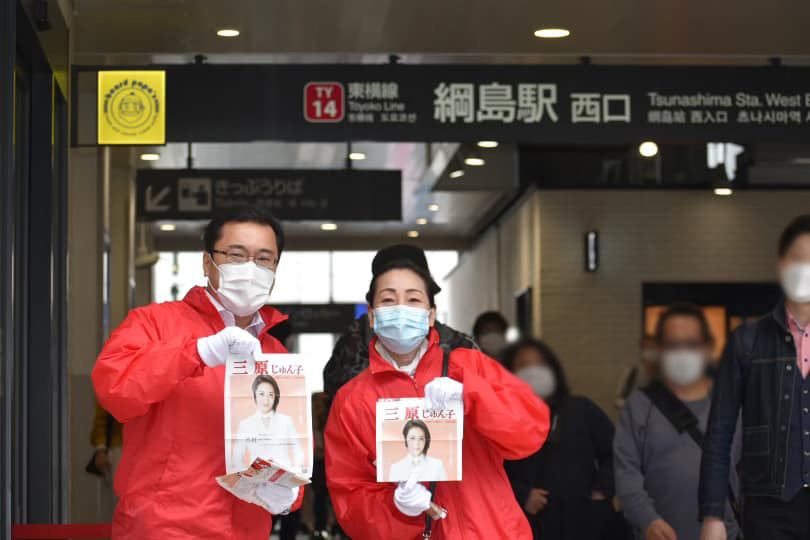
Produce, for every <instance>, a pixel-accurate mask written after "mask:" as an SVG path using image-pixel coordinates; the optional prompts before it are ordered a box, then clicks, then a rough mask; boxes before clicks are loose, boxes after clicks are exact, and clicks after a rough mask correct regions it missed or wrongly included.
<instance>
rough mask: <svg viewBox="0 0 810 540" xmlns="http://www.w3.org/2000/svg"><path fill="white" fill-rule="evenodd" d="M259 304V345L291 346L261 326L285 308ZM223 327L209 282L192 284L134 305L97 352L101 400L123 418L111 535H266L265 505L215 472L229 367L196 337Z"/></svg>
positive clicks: (137, 539)
mask: <svg viewBox="0 0 810 540" xmlns="http://www.w3.org/2000/svg"><path fill="white" fill-rule="evenodd" d="M260 313H261V316H262V318H263V319H264V322H265V327H264V329H263V330H262V334H261V335H260V336H259V339H260V341H261V344H262V349H263V350H264V352H268V353H285V352H287V351H286V350H285V349H284V347H283V346H282V345H281V343H280V342H279V341H278V340H276V339H275V338H274V337H272V336H270V335H269V334H268V333H267V331H268V330H269V329H270V328H271V327H273V326H275V325H276V324H278V323H280V322H281V321H283V320H284V319H286V318H287V317H286V316H285V315H282V314H281V313H280V312H278V311H276V310H275V309H273V308H271V307H269V306H265V307H264V308H262V310H261V311H260ZM224 327H225V325H224V323H223V322H222V317H220V315H219V313H218V312H217V310H216V308H215V307H214V306H213V304H211V301H210V300H209V299H208V297H207V295H206V293H205V289H203V288H202V287H195V288H193V289H191V290H190V291H189V293H188V294H187V295H186V297H185V298H184V299H183V301H181V302H167V303H164V304H152V305H150V306H147V307H143V308H138V309H135V310H133V311H131V312H130V313H129V315H128V316H127V318H126V320H125V321H124V322H123V323H122V324H121V326H119V327H118V328H117V329H116V330H115V332H113V334H112V335H111V336H110V339H109V341H108V342H107V343H106V344H105V346H104V349H103V350H102V351H101V354H100V355H99V357H98V360H96V365H95V367H94V368H93V386H94V387H95V390H96V395H97V396H98V400H99V402H100V403H101V405H102V406H103V407H104V408H105V409H106V410H107V411H109V412H110V413H111V414H112V415H113V416H114V417H115V418H117V419H118V420H119V421H120V422H122V423H123V424H124V448H123V455H122V458H121V463H120V465H119V466H118V470H117V472H116V475H115V492H116V493H117V494H118V496H119V497H120V501H119V503H118V507H117V508H116V510H115V517H114V519H113V538H116V539H122V540H175V539H178V540H179V539H183V540H186V539H192V538H193V539H200V538H205V539H211V540H225V539H228V540H267V538H269V536H270V529H271V516H270V514H268V513H267V511H266V510H264V509H263V508H261V507H259V506H256V505H253V504H250V503H247V502H243V501H241V500H239V499H237V498H236V497H234V496H233V495H231V494H230V493H228V492H227V491H225V490H224V489H223V488H221V487H220V486H219V485H218V484H217V483H216V480H215V479H214V478H215V477H216V476H220V475H222V474H225V441H224V437H225V412H224V403H223V400H224V392H225V367H224V366H220V367H217V368H214V369H211V368H208V367H206V366H205V364H203V363H202V361H201V359H200V356H199V355H198V354H197V340H198V339H199V338H201V337H204V336H209V335H211V334H215V333H216V332H219V331H220V330H222V329H223V328H224ZM303 492H304V490H303V489H302V490H301V491H300V493H299V497H298V501H296V504H295V506H294V507H297V506H300V504H301V499H302V498H303Z"/></svg>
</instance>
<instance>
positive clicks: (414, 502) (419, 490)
mask: <svg viewBox="0 0 810 540" xmlns="http://www.w3.org/2000/svg"><path fill="white" fill-rule="evenodd" d="M394 506H396V507H397V510H399V511H400V512H402V513H403V514H405V515H406V516H418V515H419V514H421V513H422V512H424V511H425V510H427V509H428V508H430V490H428V488H426V487H425V486H423V485H422V484H420V483H419V482H417V481H416V471H414V472H413V473H411V476H410V478H408V481H407V482H400V483H399V485H398V486H397V489H396V490H395V491H394Z"/></svg>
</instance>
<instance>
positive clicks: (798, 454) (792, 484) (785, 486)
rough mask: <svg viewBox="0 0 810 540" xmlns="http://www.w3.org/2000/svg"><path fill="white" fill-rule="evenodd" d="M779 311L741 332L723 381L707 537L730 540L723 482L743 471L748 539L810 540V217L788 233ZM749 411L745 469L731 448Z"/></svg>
mask: <svg viewBox="0 0 810 540" xmlns="http://www.w3.org/2000/svg"><path fill="white" fill-rule="evenodd" d="M777 254H778V257H777V272H778V274H779V277H780V279H781V282H782V289H783V293H784V296H783V298H782V299H781V300H780V301H779V302H778V304H777V306H776V307H775V308H774V310H773V312H772V313H771V314H769V315H766V316H765V317H763V318H761V319H759V320H754V321H749V322H746V323H745V324H743V325H742V326H740V327H739V328H737V330H735V332H734V334H733V335H732V338H731V339H730V340H729V342H728V344H727V345H726V349H725V352H724V354H723V359H722V361H721V363H720V368H719V373H718V377H717V385H716V391H715V395H714V402H713V404H712V412H711V418H710V420H709V431H708V437H707V441H706V450H705V452H704V455H703V463H702V467H701V485H700V488H701V489H700V512H701V516H702V517H703V521H704V524H703V538H704V539H705V540H725V539H726V538H734V536H733V535H734V532H733V531H730V530H728V529H727V528H726V527H725V526H724V525H725V524H724V523H723V520H722V519H721V517H722V509H723V500H724V498H725V493H726V491H725V488H724V483H723V479H724V478H725V477H726V476H727V475H728V472H729V470H733V469H735V468H736V469H738V470H739V472H740V479H741V482H742V491H743V493H744V495H745V501H744V505H743V507H744V510H745V512H744V523H743V533H744V535H745V538H746V540H783V539H797V540H798V539H803V540H804V539H808V538H810V377H808V375H809V374H810V214H808V215H803V216H799V217H797V218H796V219H794V220H793V221H792V222H791V223H790V224H789V225H788V226H787V228H786V229H785V230H784V231H783V232H782V235H781V237H780V238H779V243H778V248H777ZM740 410H742V429H743V442H742V461H741V462H740V464H739V467H737V466H736V464H737V460H736V459H733V458H734V453H733V451H730V450H731V449H732V440H733V435H734V427H735V425H736V420H737V416H738V414H739V412H740Z"/></svg>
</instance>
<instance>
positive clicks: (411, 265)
mask: <svg viewBox="0 0 810 540" xmlns="http://www.w3.org/2000/svg"><path fill="white" fill-rule="evenodd" d="M391 270H410V271H411V272H413V273H414V274H416V275H417V276H419V277H420V278H422V281H424V282H425V292H426V293H427V297H428V302H430V307H435V306H436V302H435V297H436V293H438V292H439V290H441V289H439V286H438V285H437V284H436V282H435V281H433V277H432V276H431V275H430V273H429V272H428V271H427V270H425V269H424V268H422V267H421V266H419V265H418V264H416V263H415V262H413V261H412V260H410V259H397V260H394V261H391V262H389V263H387V264H386V265H385V266H383V267H382V268H381V269H380V271H379V272H378V273H377V274H375V275H374V277H372V278H371V283H370V284H369V286H368V292H367V293H366V302H368V305H370V306H372V305H374V293H375V292H376V290H375V289H376V287H377V278H379V277H380V276H381V275H383V274H385V273H386V272H390V271H391Z"/></svg>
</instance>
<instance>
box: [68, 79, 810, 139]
mask: <svg viewBox="0 0 810 540" xmlns="http://www.w3.org/2000/svg"><path fill="white" fill-rule="evenodd" d="M162 67H163V68H164V69H165V71H166V78H167V80H166V83H167V85H168V88H169V92H168V95H167V102H166V105H167V107H164V108H163V109H161V110H162V111H163V112H165V113H166V114H167V115H168V116H167V117H166V121H167V125H166V130H167V131H166V134H167V140H168V141H170V142H236V141H254V140H280V141H324V142H326V141H341V142H343V141H348V140H368V141H474V140H480V139H496V140H498V141H501V142H516V143H538V144H601V143H638V142H640V141H642V140H646V139H654V140H657V141H662V142H668V141H669V142H682V141H693V142H709V141H718V140H719V141H736V142H738V143H745V142H759V141H774V142H777V141H805V140H806V139H807V137H808V134H810V68H806V67H781V66H780V67H776V66H763V67H717V66H700V67H683V66H672V67H663V66H593V65H591V66H584V65H581V66H547V65H536V66H530V65H529V66H527V65H519V66H518V65H463V64H458V65H401V64H397V65H389V64H382V65H368V64H362V65H341V64H329V65H312V64H300V65H288V64H287V65H279V64H272V65H244V64H243V65H233V64H231V65H209V64H200V65H194V64H190V65H172V66H162ZM77 69H80V70H82V71H85V70H88V69H103V68H92V67H87V66H82V67H81V68H77ZM109 73H111V72H105V71H99V77H100V78H101V77H102V75H103V76H104V77H108V76H109V75H106V74H109ZM113 73H115V72H113ZM146 73H149V74H153V73H155V72H146ZM125 79H126V78H125ZM130 79H132V77H130V78H129V79H127V80H130ZM113 80H115V79H113ZM118 80H119V83H120V82H121V79H120V77H119V79H118ZM116 84H117V83H113V84H112V86H110V83H105V87H104V88H100V92H99V104H100V107H101V106H102V103H103V102H104V101H105V100H106V101H110V105H112V107H110V106H108V107H107V111H110V110H112V111H113V113H114V112H115V111H116V110H118V111H120V114H119V116H122V117H125V118H126V121H127V122H131V123H134V122H136V119H135V113H136V112H139V111H142V110H143V111H145V110H146V109H145V104H146V103H149V101H144V106H143V107H142V106H140V105H138V106H136V105H135V104H134V103H132V104H130V103H129V102H127V101H124V102H123V105H122V104H121V99H123V98H119V100H118V101H115V100H114V99H108V97H109V98H115V97H116V96H118V95H121V94H120V93H121V92H124V93H123V95H124V96H127V95H129V94H127V93H126V91H125V90H120V89H119V90H118V91H114V92H112V93H110V90H109V89H111V88H112V89H115V88H116ZM130 86H131V85H130ZM150 87H151V84H150ZM105 88H106V89H105ZM121 88H126V85H125V86H124V87H121ZM116 92H118V93H116ZM144 100H145V98H144ZM122 107H123V108H122ZM102 112H103V111H102ZM104 114H107V112H105V113H104ZM144 114H145V113H144ZM121 122H122V123H125V122H124V121H123V120H122V121H121ZM108 123H109V124H110V125H108ZM99 128H100V129H101V128H104V129H105V134H104V137H100V138H99V141H101V140H102V139H104V140H109V139H108V137H110V136H112V135H116V137H117V138H116V139H115V142H121V141H123V138H124V136H123V135H122V134H120V133H118V132H117V131H116V130H115V128H113V126H112V121H108V120H105V117H104V116H103V115H102V114H101V113H100V114H99ZM110 130H112V133H110ZM119 130H121V131H126V130H124V129H123V128H122V127H120V126H119ZM126 132H127V133H129V131H126ZM100 135H101V133H100ZM143 138H145V135H144V136H143ZM143 138H142V139H141V140H140V141H139V142H143ZM77 139H79V140H77V142H78V143H79V144H82V143H86V142H90V141H83V140H80V139H81V137H77ZM159 139H160V138H159V137H156V138H155V139H154V140H155V141H158V140H159ZM92 143H93V144H95V141H92Z"/></svg>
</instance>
